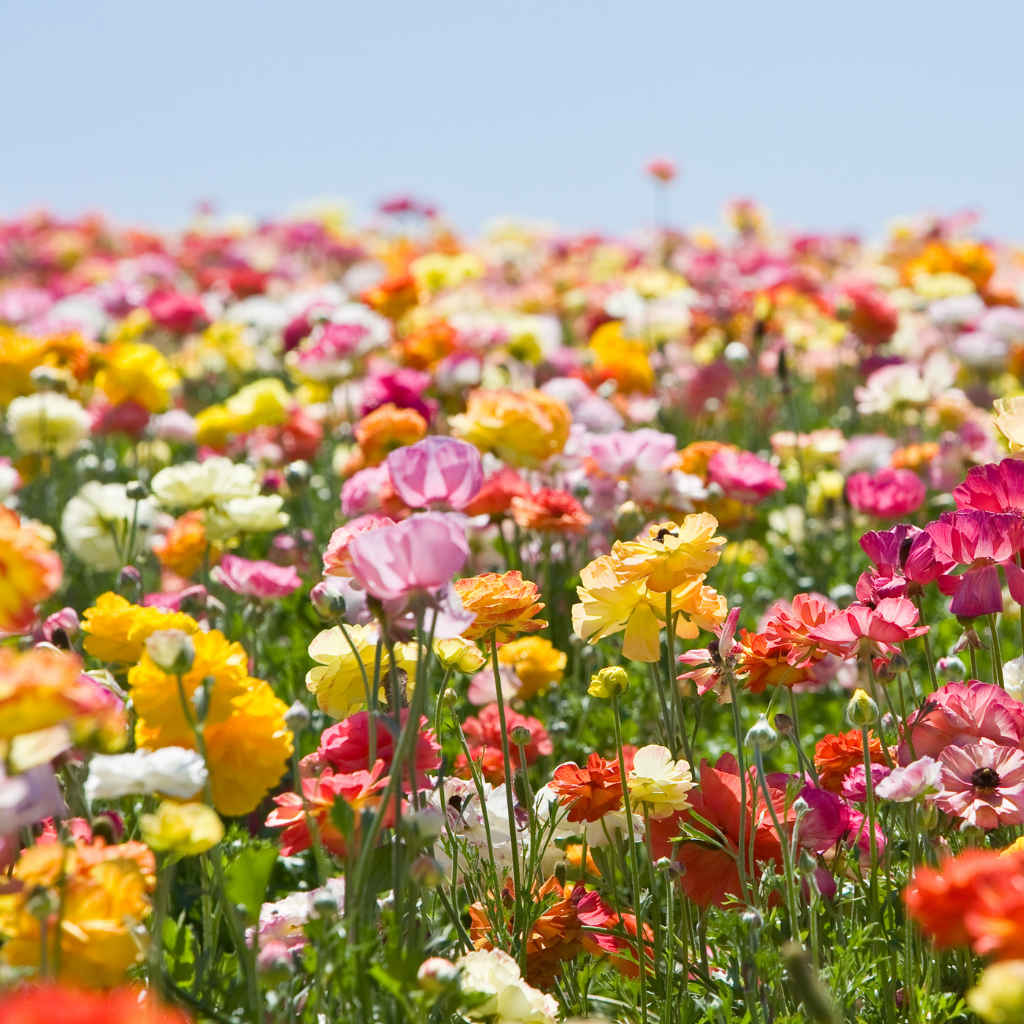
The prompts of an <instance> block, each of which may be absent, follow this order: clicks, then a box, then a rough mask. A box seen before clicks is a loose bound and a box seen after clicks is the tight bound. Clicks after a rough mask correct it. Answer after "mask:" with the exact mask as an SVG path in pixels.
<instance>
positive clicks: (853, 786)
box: [842, 764, 889, 803]
mask: <svg viewBox="0 0 1024 1024" xmlns="http://www.w3.org/2000/svg"><path fill="white" fill-rule="evenodd" d="M888 775H889V769H888V767H887V766H886V765H884V764H873V765H872V766H871V785H872V787H873V788H874V789H876V790H877V788H878V784H879V783H880V782H881V781H882V780H883V779H885V778H887V777H888ZM842 794H843V798H844V799H846V800H849V801H851V802H852V803H863V802H864V801H865V800H867V798H868V786H867V776H866V775H865V773H864V765H862V764H855V765H854V766H853V767H852V768H851V769H850V770H849V771H848V772H847V773H846V777H845V778H844V779H843V785H842Z"/></svg>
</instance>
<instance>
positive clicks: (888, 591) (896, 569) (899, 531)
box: [857, 523, 956, 604]
mask: <svg viewBox="0 0 1024 1024" xmlns="http://www.w3.org/2000/svg"><path fill="white" fill-rule="evenodd" d="M860 546H861V547H862V548H863V549H864V553H865V554H866V555H867V556H868V558H870V559H871V561H872V562H874V564H875V566H876V568H877V572H875V571H871V570H869V571H868V572H865V573H863V574H862V575H861V578H860V579H859V580H858V581H857V600H858V601H862V602H863V603H864V604H877V603H878V602H879V601H880V600H882V598H885V597H906V596H908V594H911V595H912V594H916V593H919V592H920V589H921V587H923V586H925V585H926V584H928V583H934V582H935V580H937V579H938V578H939V577H940V576H942V575H944V574H945V573H947V572H949V570H950V569H952V568H953V566H954V565H956V562H954V561H953V559H952V558H948V557H946V556H945V555H943V554H941V553H940V552H939V551H938V550H937V549H936V547H935V542H934V541H933V540H932V538H931V535H930V534H928V533H927V532H925V531H924V530H920V529H918V528H917V527H916V526H908V525H907V524H906V523H900V524H899V525H898V526H894V527H893V528H892V529H891V530H872V531H871V532H869V533H865V534H864V536H863V537H861V539H860Z"/></svg>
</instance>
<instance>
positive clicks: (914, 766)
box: [843, 754, 942, 804]
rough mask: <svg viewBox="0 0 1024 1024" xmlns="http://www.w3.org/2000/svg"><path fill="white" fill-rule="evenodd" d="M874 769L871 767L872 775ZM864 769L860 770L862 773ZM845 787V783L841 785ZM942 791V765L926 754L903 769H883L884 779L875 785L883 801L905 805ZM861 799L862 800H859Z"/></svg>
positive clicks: (877, 793)
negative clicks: (892, 801) (893, 801)
mask: <svg viewBox="0 0 1024 1024" xmlns="http://www.w3.org/2000/svg"><path fill="white" fill-rule="evenodd" d="M875 767H883V766H872V774H874V769H875ZM863 771H864V769H863V768H862V769H861V772H863ZM843 785H844V786H845V783H844V784H843ZM941 789H942V763H941V762H940V761H936V760H935V758H934V757H929V756H928V755H927V754H926V755H925V756H924V757H919V758H918V759H917V760H916V761H911V762H910V764H908V765H907V766H906V767H905V768H896V769H894V770H893V771H891V772H890V771H889V769H888V768H886V769H885V773H884V777H883V778H882V779H881V781H879V782H877V783H876V784H875V794H876V795H877V796H880V797H881V798H882V799H883V800H895V801H896V802H897V803H900V804H906V803H910V802H911V801H912V800H921V799H923V798H924V797H928V796H934V795H935V794H936V793H938V792H939V791H940V790H941ZM861 799H863V798H861Z"/></svg>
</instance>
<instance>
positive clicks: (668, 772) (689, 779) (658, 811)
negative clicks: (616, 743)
mask: <svg viewBox="0 0 1024 1024" xmlns="http://www.w3.org/2000/svg"><path fill="white" fill-rule="evenodd" d="M626 785H628V786H629V795H630V798H631V799H632V800H633V801H634V803H642V804H646V805H647V809H648V813H649V814H650V815H651V817H652V818H667V817H668V816H669V815H670V814H673V813H675V812H676V811H679V810H682V809H683V808H684V807H686V806H687V803H688V800H687V793H688V792H689V791H690V787H691V786H693V776H692V775H691V774H690V766H689V765H688V764H687V763H686V762H685V761H683V760H679V761H674V760H672V751H671V750H669V749H668V747H659V746H657V745H655V744H651V745H650V746H647V747H641V748H640V749H639V750H638V751H637V752H636V753H635V754H634V755H633V770H632V771H630V772H627V774H626Z"/></svg>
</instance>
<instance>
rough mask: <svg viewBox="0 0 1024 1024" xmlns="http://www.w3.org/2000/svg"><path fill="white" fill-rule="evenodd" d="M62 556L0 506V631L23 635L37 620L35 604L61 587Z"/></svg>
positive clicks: (15, 515) (10, 512) (9, 511)
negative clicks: (1, 583)
mask: <svg viewBox="0 0 1024 1024" xmlns="http://www.w3.org/2000/svg"><path fill="white" fill-rule="evenodd" d="M63 573H64V568H63V566H62V565H61V561H60V557H59V556H58V555H57V554H55V553H54V552H53V551H51V550H50V549H49V546H48V545H47V544H46V541H44V540H43V538H42V537H41V536H40V535H39V534H38V533H37V532H36V531H35V530H31V529H29V528H27V527H25V526H23V525H22V523H21V520H20V519H19V518H18V516H17V514H16V513H14V512H12V511H11V510H10V509H8V508H4V507H3V506H2V505H0V580H3V585H2V586H0V632H2V633H23V632H24V631H25V630H27V629H28V628H29V627H30V626H31V625H32V623H33V622H34V621H35V618H36V605H38V604H41V603H42V602H43V601H45V600H46V599H47V598H48V597H51V596H52V595H53V594H54V593H55V592H56V590H57V588H58V587H59V586H60V581H61V577H62V576H63Z"/></svg>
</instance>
